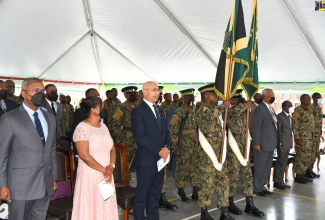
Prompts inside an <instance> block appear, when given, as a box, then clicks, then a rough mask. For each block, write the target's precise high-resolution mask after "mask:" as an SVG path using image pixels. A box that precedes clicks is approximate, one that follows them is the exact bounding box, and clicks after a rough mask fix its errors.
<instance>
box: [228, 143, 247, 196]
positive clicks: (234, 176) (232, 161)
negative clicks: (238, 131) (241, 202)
mask: <svg viewBox="0 0 325 220" xmlns="http://www.w3.org/2000/svg"><path fill="white" fill-rule="evenodd" d="M226 161H227V171H228V173H227V174H228V178H229V196H230V197H232V196H235V195H236V187H237V182H238V179H239V174H240V176H242V178H243V186H244V194H245V195H246V196H253V181H252V170H251V168H250V162H249V160H248V163H247V165H246V166H243V165H242V164H241V163H240V162H239V161H238V159H237V157H236V155H235V153H234V152H233V151H232V149H230V147H228V149H227V155H226Z"/></svg>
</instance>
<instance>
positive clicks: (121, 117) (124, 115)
mask: <svg viewBox="0 0 325 220" xmlns="http://www.w3.org/2000/svg"><path fill="white" fill-rule="evenodd" d="M135 107H136V106H135V105H134V104H130V103H129V102H127V101H125V102H124V103H122V104H121V105H119V106H118V107H117V108H116V111H115V113H114V115H113V132H114V134H115V136H116V142H117V143H118V144H121V143H125V144H126V154H127V159H128V162H129V163H130V161H131V159H132V156H133V154H134V152H135V149H136V144H135V140H134V137H133V133H132V131H131V111H132V110H133V109H134V108H135ZM129 177H131V175H129Z"/></svg>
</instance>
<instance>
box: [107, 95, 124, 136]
mask: <svg viewBox="0 0 325 220" xmlns="http://www.w3.org/2000/svg"><path fill="white" fill-rule="evenodd" d="M114 94H115V93H114V92H113V91H112V90H107V91H106V98H107V99H105V101H104V108H105V110H106V120H105V122H106V124H107V127H108V130H109V133H110V134H111V136H112V138H113V140H114V141H116V136H115V134H114V129H113V115H114V113H115V111H116V109H117V108H118V106H119V105H120V104H121V103H120V102H119V100H118V99H115V96H114Z"/></svg>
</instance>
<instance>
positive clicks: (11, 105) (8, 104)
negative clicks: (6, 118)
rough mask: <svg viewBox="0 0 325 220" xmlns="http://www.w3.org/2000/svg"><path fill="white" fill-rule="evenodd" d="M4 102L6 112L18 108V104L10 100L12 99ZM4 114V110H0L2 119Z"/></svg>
mask: <svg viewBox="0 0 325 220" xmlns="http://www.w3.org/2000/svg"><path fill="white" fill-rule="evenodd" d="M4 102H5V103H6V107H7V109H6V112H9V111H11V110H14V109H15V108H17V107H18V106H17V103H16V102H15V101H13V100H10V99H4ZM3 114H4V112H3V110H2V108H0V118H1V116H2V115H3Z"/></svg>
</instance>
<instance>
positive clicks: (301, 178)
mask: <svg viewBox="0 0 325 220" xmlns="http://www.w3.org/2000/svg"><path fill="white" fill-rule="evenodd" d="M295 182H296V183H301V184H308V182H307V180H305V178H304V176H303V174H297V175H296V177H295Z"/></svg>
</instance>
